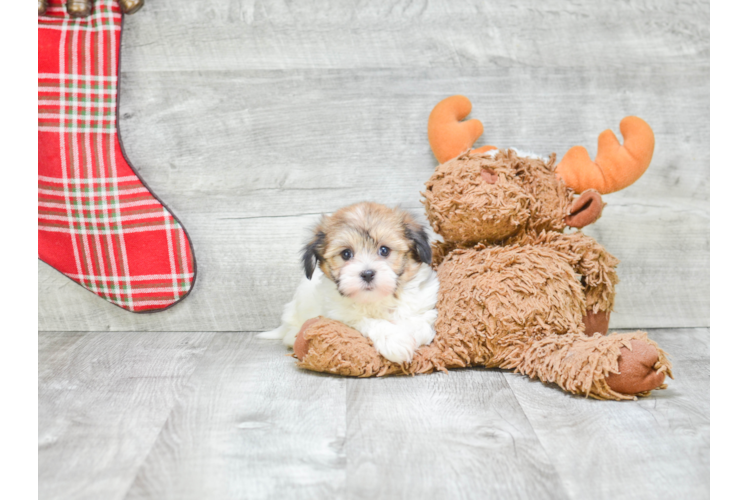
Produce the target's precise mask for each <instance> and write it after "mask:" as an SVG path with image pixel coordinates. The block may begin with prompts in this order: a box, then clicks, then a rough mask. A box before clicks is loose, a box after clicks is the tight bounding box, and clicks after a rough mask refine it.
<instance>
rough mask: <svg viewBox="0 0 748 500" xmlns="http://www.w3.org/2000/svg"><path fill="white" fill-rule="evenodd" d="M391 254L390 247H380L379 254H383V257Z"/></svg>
mask: <svg viewBox="0 0 748 500" xmlns="http://www.w3.org/2000/svg"><path fill="white" fill-rule="evenodd" d="M389 254H390V249H389V248H387V247H385V246H381V247H379V255H381V256H382V257H387V256H388V255H389Z"/></svg>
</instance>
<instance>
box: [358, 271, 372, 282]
mask: <svg viewBox="0 0 748 500" xmlns="http://www.w3.org/2000/svg"><path fill="white" fill-rule="evenodd" d="M361 279H363V280H364V281H365V282H367V283H371V280H373V279H374V271H372V270H371V269H367V270H366V271H363V272H362V273H361Z"/></svg>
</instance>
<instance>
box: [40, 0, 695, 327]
mask: <svg viewBox="0 0 748 500" xmlns="http://www.w3.org/2000/svg"><path fill="white" fill-rule="evenodd" d="M146 9H147V14H146V13H145V12H146V11H143V13H142V14H141V13H139V14H136V15H135V17H133V18H131V19H130V20H129V21H128V22H126V25H125V29H124V32H123V40H124V43H123V49H122V81H121V110H120V113H121V115H120V116H121V129H122V137H123V140H124V146H125V149H126V151H127V153H128V156H129V157H130V159H131V161H132V162H133V164H134V166H135V168H136V169H137V170H138V171H139V173H140V174H141V175H142V176H143V177H144V178H145V179H146V181H147V182H148V184H149V186H150V187H151V188H152V189H153V190H154V191H155V192H156V193H157V194H158V195H159V196H160V197H161V198H162V199H163V200H164V201H165V202H166V203H167V204H168V205H169V207H170V208H171V209H172V210H173V211H174V212H175V213H176V214H177V216H178V217H179V218H180V219H181V220H182V222H183V223H184V225H185V227H186V228H187V230H188V232H189V234H190V236H191V238H192V240H193V242H194V247H195V253H196V257H197V262H198V279H197V284H196V286H195V289H194V290H193V292H192V294H191V295H190V296H189V297H188V298H187V299H186V300H185V301H184V302H183V303H181V304H179V305H177V306H176V307H174V308H172V309H170V310H168V311H165V312H162V313H158V314H149V315H136V314H132V313H128V312H125V311H123V310H121V309H119V308H117V307H115V306H113V305H111V304H108V303H106V302H105V301H104V300H103V299H100V298H98V297H97V296H95V295H93V294H91V293H89V292H88V291H86V290H84V289H83V288H82V287H80V286H78V285H76V284H75V283H73V282H71V281H69V280H68V279H67V278H65V277H64V276H62V275H60V274H59V273H57V272H56V271H55V270H54V269H52V268H50V267H49V266H47V265H46V264H44V263H41V262H40V263H39V280H38V282H39V329H40V330H42V331H108V330H112V331H174V332H178V331H179V332H185V331H194V332H205V331H261V330H266V329H270V328H273V327H275V326H276V325H277V324H278V320H279V317H280V312H281V308H282V306H283V304H284V302H286V301H287V300H288V299H290V297H291V295H292V293H293V290H294V288H295V286H296V284H297V281H298V280H299V279H300V278H301V276H302V273H301V269H300V267H299V264H298V252H299V248H300V247H301V245H302V243H303V242H304V240H305V237H306V235H307V231H308V228H309V227H310V226H311V225H312V224H313V223H314V221H315V220H316V218H317V217H318V216H319V214H321V213H324V212H331V211H333V210H335V209H337V208H339V207H341V206H344V205H346V204H350V203H353V202H357V201H361V200H373V201H377V202H381V203H386V204H393V205H394V204H399V205H401V206H403V207H407V208H409V209H412V210H413V211H414V212H415V213H417V214H422V208H421V205H420V203H419V198H420V197H419V191H420V190H421V189H422V186H423V183H424V182H425V181H426V180H427V179H428V177H429V175H430V173H431V172H432V171H433V168H434V167H435V165H436V161H435V160H434V158H433V156H432V155H431V153H430V150H429V147H428V142H427V138H426V119H427V117H428V114H429V111H430V110H431V108H432V107H433V105H434V104H436V103H437V102H438V101H439V100H440V99H442V98H443V97H446V96H448V95H451V94H456V93H462V94H465V95H467V96H468V97H470V98H471V100H472V101H473V106H474V107H473V115H472V116H473V117H476V118H479V119H481V120H482V121H483V123H484V125H485V133H484V136H483V138H482V140H481V142H480V143H479V145H480V144H495V145H497V146H500V147H516V148H519V149H522V150H530V151H535V152H537V153H542V154H547V153H550V152H557V153H559V154H563V152H565V151H566V150H567V149H568V148H569V147H571V146H573V145H575V144H582V145H585V146H586V147H588V149H590V151H591V153H592V154H594V151H595V147H596V138H597V134H598V133H599V132H601V131H602V130H604V129H605V128H613V129H614V130H615V131H616V132H617V131H618V129H617V125H618V122H619V120H620V119H621V118H623V117H624V116H625V115H627V114H636V115H639V116H641V117H643V118H644V119H646V120H647V121H648V122H649V123H650V124H651V126H652V128H653V129H654V131H655V134H656V137H657V147H656V151H655V156H654V159H653V162H652V165H651V167H650V169H649V171H648V172H647V173H646V174H645V175H644V176H643V177H642V178H641V179H640V181H639V182H637V183H636V184H634V185H633V186H631V187H630V188H628V189H626V190H625V191H622V192H620V193H616V194H613V195H608V196H607V197H606V202H607V203H608V206H607V207H606V209H605V213H604V216H603V218H602V219H601V220H600V221H598V222H597V223H596V224H595V225H594V226H592V227H590V228H588V229H586V232H588V233H589V234H591V235H593V236H594V237H596V238H597V239H598V240H599V241H601V242H602V243H603V244H604V245H605V246H606V247H607V248H608V249H609V250H610V251H611V252H612V253H613V254H614V255H616V256H617V257H618V258H620V259H621V265H620V267H619V275H620V277H621V284H620V285H619V288H618V297H617V301H616V305H617V307H616V309H617V311H616V313H615V314H614V315H613V317H612V320H611V325H612V327H614V328H616V327H617V328H631V327H634V328H654V327H661V328H672V327H705V326H709V4H708V3H706V2H649V1H641V0H636V1H631V2H600V1H596V0H581V1H576V2H573V3H564V5H563V8H560V7H559V5H558V4H557V3H555V2H543V1H528V0H522V1H506V2H504V1H502V2H483V1H478V0H463V1H460V2H454V1H449V0H441V1H429V2H426V1H413V2H408V3H401V2H392V1H383V0H374V1H368V2H366V1H362V2H345V3H344V2H336V1H332V0H330V1H315V2H298V3H295V2H283V1H275V0H258V1H250V0H228V1H221V0H202V1H200V2H198V1H186V0H160V1H149V2H148V5H147V6H146Z"/></svg>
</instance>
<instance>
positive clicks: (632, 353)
mask: <svg viewBox="0 0 748 500" xmlns="http://www.w3.org/2000/svg"><path fill="white" fill-rule="evenodd" d="M665 356H666V353H665V352H664V351H663V350H662V349H660V348H659V347H658V346H657V344H656V343H655V342H653V341H652V340H650V339H649V338H647V334H646V333H645V332H640V331H639V332H634V333H623V334H611V335H608V336H604V335H601V334H599V333H595V334H593V335H591V336H587V335H584V334H579V333H577V334H566V335H549V336H547V337H544V338H541V339H539V340H534V341H525V342H517V343H516V344H514V345H513V346H507V350H506V352H505V353H504V354H503V359H502V360H501V362H500V363H499V364H498V366H499V367H501V368H513V369H516V370H517V371H518V372H520V373H523V374H525V375H528V376H529V377H531V378H538V379H540V380H542V381H543V382H553V383H555V384H557V385H559V386H560V387H561V388H563V389H565V390H567V391H569V392H571V393H574V394H580V395H584V396H591V397H593V398H596V399H615V400H622V399H635V398H636V396H646V395H648V394H649V393H650V391H652V390H653V389H658V388H663V389H664V388H665V387H667V386H666V385H664V384H663V382H664V381H665V376H666V375H668V376H670V377H671V378H672V372H671V369H672V366H671V365H670V362H669V361H668V359H667V358H666V357H665Z"/></svg>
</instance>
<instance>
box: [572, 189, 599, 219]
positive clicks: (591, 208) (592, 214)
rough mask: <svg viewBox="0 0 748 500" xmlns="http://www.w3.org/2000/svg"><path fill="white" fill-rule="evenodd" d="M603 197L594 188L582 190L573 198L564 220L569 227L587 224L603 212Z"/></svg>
mask: <svg viewBox="0 0 748 500" xmlns="http://www.w3.org/2000/svg"><path fill="white" fill-rule="evenodd" d="M604 206H605V203H603V197H602V196H600V193H598V192H597V191H595V190H594V189H588V190H586V191H584V192H583V193H582V194H581V195H579V197H578V198H577V199H576V200H574V202H573V203H572V204H571V208H570V209H569V215H567V216H566V218H565V219H564V222H565V223H566V225H567V226H569V227H577V228H581V227H584V226H589V225H590V224H592V223H593V222H595V221H596V220H597V219H599V218H600V216H601V215H602V214H603V207H604Z"/></svg>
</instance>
